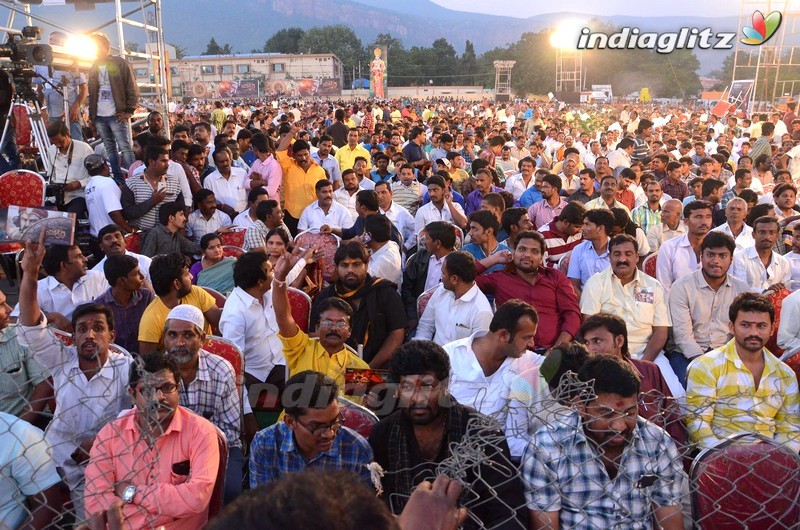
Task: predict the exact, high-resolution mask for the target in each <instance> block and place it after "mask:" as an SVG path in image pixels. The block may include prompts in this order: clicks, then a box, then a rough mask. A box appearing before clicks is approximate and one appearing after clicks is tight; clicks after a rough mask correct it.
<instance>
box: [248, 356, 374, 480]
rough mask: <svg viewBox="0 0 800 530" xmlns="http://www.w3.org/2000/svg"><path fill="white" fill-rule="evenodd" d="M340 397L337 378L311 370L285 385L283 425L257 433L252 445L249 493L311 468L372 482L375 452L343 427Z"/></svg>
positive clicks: (364, 441)
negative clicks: (371, 467)
mask: <svg viewBox="0 0 800 530" xmlns="http://www.w3.org/2000/svg"><path fill="white" fill-rule="evenodd" d="M338 393H339V388H338V385H337V384H336V382H335V381H334V380H333V379H331V378H330V377H328V376H326V375H324V374H321V373H319V372H314V371H311V370H306V371H303V372H300V373H299V374H296V375H293V376H292V377H290V378H289V380H288V381H286V386H285V388H284V391H283V395H282V403H283V405H284V406H285V407H286V409H285V413H286V415H285V416H284V419H283V421H282V422H279V423H276V424H275V425H271V426H270V427H267V428H266V429H263V430H261V431H259V433H258V434H256V436H255V438H254V439H253V443H252V444H251V446H250V487H251V488H255V487H256V486H258V485H260V484H266V483H268V482H273V481H275V480H278V479H279V478H281V477H283V476H285V475H287V474H289V473H296V472H300V471H303V470H305V469H312V468H313V469H320V470H326V471H334V470H340V471H352V472H354V473H356V474H357V475H358V476H359V477H360V478H361V479H362V480H363V481H364V482H365V483H366V484H367V485H370V484H371V483H372V482H371V480H370V471H369V469H368V468H367V466H368V465H369V464H370V463H372V448H371V447H370V445H369V443H368V442H367V441H366V440H365V439H364V438H362V437H361V435H359V434H358V433H357V432H355V431H353V430H350V429H348V428H347V427H344V426H343V425H342V420H343V418H342V413H341V412H340V410H339V402H338V401H337V399H336V396H337V394H338Z"/></svg>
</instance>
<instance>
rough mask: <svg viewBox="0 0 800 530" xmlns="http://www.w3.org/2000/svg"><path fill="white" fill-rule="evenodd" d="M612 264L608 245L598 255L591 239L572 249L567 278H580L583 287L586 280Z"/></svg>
mask: <svg viewBox="0 0 800 530" xmlns="http://www.w3.org/2000/svg"><path fill="white" fill-rule="evenodd" d="M610 266H611V262H610V261H609V259H608V245H606V249H605V251H604V252H603V253H602V254H600V255H598V254H597V252H595V251H594V246H592V242H591V241H584V242H583V243H581V244H580V245H578V246H577V247H575V248H574V249H572V256H571V257H570V259H569V270H568V271H567V278H571V279H575V280H580V281H581V289H583V287H584V285H586V281H587V280H588V279H589V278H591V277H592V276H594V275H595V274H597V273H598V272H602V271H604V270H605V269H607V268H608V267H610Z"/></svg>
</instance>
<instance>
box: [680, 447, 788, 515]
mask: <svg viewBox="0 0 800 530" xmlns="http://www.w3.org/2000/svg"><path fill="white" fill-rule="evenodd" d="M690 477H691V491H692V511H693V515H694V521H695V523H696V524H697V525H698V528H700V529H701V530H734V529H736V530H739V529H742V528H747V529H750V530H756V529H757V530H762V529H763V530H766V529H775V530H778V529H785V528H790V527H793V525H795V524H797V522H798V521H800V456H798V455H797V454H795V453H794V452H792V451H791V450H789V449H788V448H785V447H782V446H780V445H777V444H776V443H775V442H773V441H772V440H770V439H768V438H766V437H764V436H761V435H758V434H749V433H744V434H737V435H733V436H730V437H728V438H727V439H726V440H725V441H723V442H722V443H720V444H719V445H717V446H716V447H713V448H711V449H706V450H704V451H702V452H701V453H700V454H699V455H697V457H696V458H695V460H694V462H693V463H692V467H691V470H690ZM790 523H791V524H790Z"/></svg>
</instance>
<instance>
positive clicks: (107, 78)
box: [89, 33, 139, 184]
mask: <svg viewBox="0 0 800 530" xmlns="http://www.w3.org/2000/svg"><path fill="white" fill-rule="evenodd" d="M93 38H94V41H95V42H96V43H97V60H96V61H95V62H94V64H93V65H92V69H91V70H89V118H90V119H91V120H92V121H93V122H94V125H95V128H96V129H97V134H98V135H100V138H102V139H103V143H104V145H105V148H106V156H107V157H108V161H109V162H110V163H111V170H112V171H113V173H114V180H115V181H116V182H117V183H118V184H120V183H122V182H123V180H124V179H123V177H122V170H121V169H120V163H119V155H118V153H120V152H121V153H122V165H123V167H125V168H129V167H131V164H133V162H134V160H135V157H134V156H133V151H132V150H131V123H130V120H131V116H132V115H133V113H134V112H135V111H136V105H137V102H138V101H139V87H138V86H136V78H135V77H134V75H133V69H132V68H131V65H130V64H129V63H128V61H126V60H125V59H124V58H122V57H111V56H110V55H109V51H110V50H111V43H110V42H109V41H108V37H106V36H105V35H103V34H102V33H95V34H94V36H93Z"/></svg>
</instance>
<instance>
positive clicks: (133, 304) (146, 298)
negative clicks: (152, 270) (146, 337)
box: [94, 288, 154, 353]
mask: <svg viewBox="0 0 800 530" xmlns="http://www.w3.org/2000/svg"><path fill="white" fill-rule="evenodd" d="M153 298H154V295H153V292H152V291H151V290H150V289H139V290H138V291H134V292H133V295H132V296H131V301H130V302H129V303H128V305H126V306H121V305H120V304H119V303H118V302H117V301H116V300H115V299H114V297H113V296H111V289H110V288H109V289H108V290H107V291H106V292H104V293H103V294H101V295H100V296H98V297H97V298H95V300H94V301H95V303H97V304H100V305H104V306H106V307H107V308H109V309H110V310H111V314H112V315H114V343H115V344H119V345H120V346H122V347H123V348H125V349H126V350H128V351H129V352H131V353H137V352H138V351H139V321H140V320H141V319H142V315H143V314H144V310H145V309H147V306H149V305H150V302H152V301H153Z"/></svg>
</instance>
